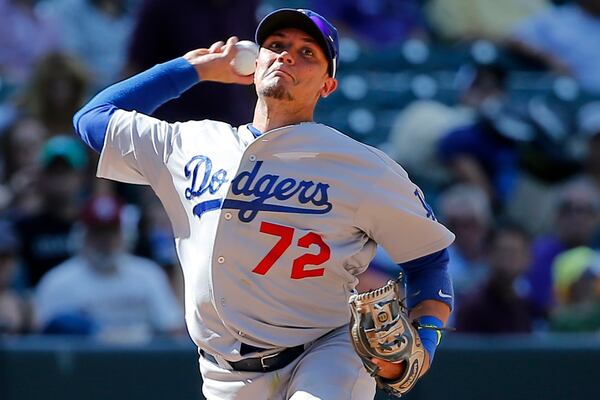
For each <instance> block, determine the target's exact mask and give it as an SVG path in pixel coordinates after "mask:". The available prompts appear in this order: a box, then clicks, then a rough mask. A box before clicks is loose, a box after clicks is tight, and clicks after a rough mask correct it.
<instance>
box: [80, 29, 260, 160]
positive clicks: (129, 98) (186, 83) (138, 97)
mask: <svg viewBox="0 0 600 400" xmlns="http://www.w3.org/2000/svg"><path fill="white" fill-rule="evenodd" d="M236 42H237V38H236V37H231V38H229V39H228V41H227V43H223V42H216V43H214V44H213V45H212V46H211V47H210V48H208V49H206V48H201V49H197V50H193V51H190V52H188V53H187V54H185V55H184V56H183V57H180V58H177V59H175V60H172V61H169V62H166V63H164V64H159V65H156V66H154V67H153V68H151V69H149V70H147V71H144V72H142V73H140V74H138V75H135V76H133V77H131V78H129V79H126V80H124V81H122V82H119V83H116V84H114V85H112V86H110V87H108V88H106V89H104V90H103V91H101V92H100V93H98V94H97V95H96V96H95V97H94V98H93V99H92V100H90V102H89V103H88V104H86V105H85V106H84V107H83V108H82V109H81V110H79V111H78V112H77V113H76V114H75V116H74V117H73V125H74V127H75V130H76V132H77V133H78V134H79V136H81V138H82V139H83V141H84V142H85V143H87V144H88V145H89V146H90V147H91V148H92V149H94V150H95V151H97V152H98V153H100V152H102V149H103V146H104V143H105V139H106V134H107V130H108V128H109V123H110V121H111V118H113V116H114V115H115V113H116V112H117V111H118V110H125V111H136V112H138V113H142V114H145V115H148V114H152V113H153V112H154V111H155V110H156V109H157V108H158V107H159V106H161V105H162V104H164V103H166V102H167V101H169V100H171V99H174V98H176V97H179V96H180V95H181V94H182V93H183V92H185V91H186V90H188V89H189V88H191V87H192V86H194V85H195V84H196V83H198V82H199V81H200V79H202V80H204V81H215V82H222V83H238V84H247V85H248V84H251V83H252V81H253V76H252V75H250V76H240V75H238V74H236V73H235V72H234V70H233V67H232V66H231V64H230V63H231V60H232V59H233V57H234V56H235V52H236V49H235V46H234V44H235V43H236Z"/></svg>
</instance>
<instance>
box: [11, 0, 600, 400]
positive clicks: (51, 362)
mask: <svg viewBox="0 0 600 400" xmlns="http://www.w3.org/2000/svg"><path fill="white" fill-rule="evenodd" d="M278 7H306V8H311V9H313V10H315V11H317V12H319V13H321V14H323V15H324V16H326V17H327V18H328V19H329V20H331V21H332V22H333V23H334V24H335V25H336V26H337V27H338V29H339V32H340V36H341V42H340V48H341V50H340V68H339V73H338V79H339V83H340V84H339V89H338V90H337V92H336V93H334V94H333V95H331V96H330V97H329V98H327V99H323V100H322V101H321V102H320V104H319V105H318V108H317V115H316V117H317V120H319V121H320V122H323V123H326V124H328V125H331V126H333V127H334V128H336V129H338V130H340V131H342V132H344V133H346V134H348V135H350V136H351V137H353V138H355V139H357V140H359V141H361V142H364V143H367V144H369V145H372V146H376V147H378V148H380V149H382V150H383V151H385V152H386V153H387V154H389V155H390V156H391V157H392V158H393V159H394V160H396V161H397V162H399V163H400V164H401V165H402V166H403V167H404V168H405V169H406V170H407V171H408V173H409V174H410V176H411V178H412V180H413V181H414V182H415V183H417V184H418V185H419V186H420V187H421V188H422V189H423V191H424V193H425V194H426V197H427V200H428V202H429V204H430V205H431V206H432V208H433V209H434V211H435V213H436V216H437V218H438V219H439V220H440V221H441V222H443V223H444V224H445V225H446V226H448V227H449V228H450V229H451V230H452V231H453V232H454V233H455V234H456V236H457V239H456V242H455V243H454V244H453V245H452V246H451V248H450V251H451V261H450V271H451V274H452V277H453V280H454V287H455V291H456V309H455V312H454V314H453V317H452V321H451V324H450V325H451V326H453V327H455V328H456V330H455V331H453V332H450V333H448V334H446V335H445V339H444V341H443V343H442V345H441V347H440V349H439V350H438V353H437V355H436V363H435V364H434V368H433V369H432V371H431V372H430V373H429V374H428V376H426V377H425V378H424V379H423V382H422V383H421V384H420V385H418V386H417V388H416V389H415V390H414V391H413V392H411V393H410V394H409V395H408V396H407V398H408V399H413V400H414V399H423V400H424V399H439V398H440V397H442V396H443V398H449V399H486V400H489V399H530V398H532V397H533V398H540V399H587V398H591V397H592V396H594V397H595V396H598V392H600V382H599V381H598V379H597V378H596V376H597V374H596V371H597V368H598V366H600V253H599V251H600V46H599V45H598V40H599V39H600V0H560V1H558V0H553V1H551V0H502V1H497V0H328V1H324V0H322V1H317V0H304V1H283V0H169V1H167V0H0V398H1V399H3V400H4V399H6V400H14V399H19V400H21V399H37V398H40V397H42V396H44V397H46V398H50V399H80V398H86V399H108V398H110V399H129V400H132V399H144V400H151V399H165V398H168V399H200V398H202V397H201V394H200V386H201V379H200V376H199V373H198V367H197V355H196V353H195V347H194V345H193V344H192V343H191V341H190V339H189V338H188V336H187V332H186V330H185V326H184V321H183V309H182V277H181V273H180V270H179V266H178V264H177V259H176V255H175V249H174V244H173V240H172V233H171V228H170V224H169V221H168V219H167V217H166V215H165V214H164V212H163V211H162V208H161V205H160V203H159V201H158V200H157V198H156V197H155V195H154V194H153V192H152V191H151V190H149V189H148V188H146V187H140V186H130V185H129V186H128V185H120V184H116V183H114V182H109V181H106V180H100V179H96V178H95V177H94V176H95V167H96V165H97V158H98V156H97V155H96V154H95V153H93V152H91V151H89V150H88V149H87V148H86V147H84V146H83V145H82V143H81V142H80V140H79V139H78V138H76V137H75V134H74V132H73V128H72V126H71V118H72V116H73V114H74V113H75V111H76V110H77V109H78V108H79V107H80V106H81V105H83V104H84V103H85V102H86V101H87V100H88V99H89V98H90V97H91V96H92V95H93V94H94V93H96V92H97V91H98V90H100V89H102V88H103V87H105V86H107V85H109V84H111V83H113V82H115V81H117V80H121V79H123V78H125V77H128V76H131V75H132V74H134V73H137V72H140V71H142V70H144V69H147V68H149V67H151V66H153V65H154V64H156V63H160V62H164V61H168V60H170V59H172V58H175V57H178V56H181V55H183V54H184V53H185V52H186V51H188V50H191V49H193V48H197V47H205V46H208V45H210V44H211V43H213V42H215V41H217V40H222V39H226V38H227V37H229V36H231V35H237V36H238V37H240V38H241V39H252V38H253V35H254V30H255V27H256V24H257V21H258V20H260V19H261V18H262V17H263V16H264V15H266V13H268V12H269V11H271V10H273V9H274V8H278ZM254 99H255V94H254V93H253V87H250V88H248V87H235V86H225V85H218V84H212V83H202V84H201V85H198V86H196V87H195V88H193V89H192V90H190V91H189V92H187V93H186V94H185V95H183V96H182V97H180V98H179V99H177V100H176V101H172V102H170V103H168V104H166V105H164V106H163V107H161V108H160V109H159V110H158V111H157V112H156V113H155V115H156V116H158V117H160V118H163V119H166V120H168V121H175V120H187V119H202V118H211V119H217V120H227V121H231V122H232V123H233V124H242V123H246V122H249V121H250V120H251V116H252V112H253V106H254ZM399 240H401V237H400V238H399ZM397 272H398V267H397V266H396V265H395V264H393V263H392V262H391V261H390V260H389V259H388V258H387V255H386V254H385V252H383V251H379V252H378V254H377V256H376V258H375V259H374V260H373V263H372V265H371V268H369V269H368V271H367V272H366V273H365V274H363V275H362V276H361V286H360V288H361V289H369V288H374V287H377V286H380V285H382V284H383V283H385V282H386V281H387V280H388V279H389V278H390V277H393V276H395V275H396V274H397ZM378 398H380V399H384V398H386V397H385V395H384V394H382V393H380V394H378Z"/></svg>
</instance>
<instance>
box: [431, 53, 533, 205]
mask: <svg viewBox="0 0 600 400" xmlns="http://www.w3.org/2000/svg"><path fill="white" fill-rule="evenodd" d="M506 75H507V71H506V69H505V68H504V67H503V66H501V65H500V64H490V65H479V66H477V68H475V69H474V70H473V72H472V78H471V79H472V81H473V83H472V84H471V86H472V87H473V88H472V89H471V90H467V91H466V92H465V95H464V97H463V99H462V101H463V103H464V104H466V105H468V106H470V107H472V108H473V109H474V110H475V112H476V118H475V121H474V123H472V124H470V125H466V126H463V127H460V128H457V129H454V130H452V131H449V132H447V133H446V134H444V135H443V136H442V137H441V138H440V140H439V142H438V156H439V158H440V159H441V161H442V162H443V163H444V164H445V165H447V166H448V167H449V168H450V171H451V172H452V174H453V175H454V177H455V179H456V180H458V181H459V182H463V183H468V184H471V185H475V186H478V187H480V188H481V189H483V190H484V191H485V192H486V194H487V196H488V197H489V199H490V201H491V202H492V204H493V206H494V207H495V208H496V207H499V208H501V207H502V206H503V205H504V203H505V202H506V201H507V199H508V198H509V197H510V195H511V194H512V191H513V190H514V188H515V187H516V183H517V180H518V153H517V150H516V143H517V142H518V141H519V140H527V139H531V138H532V135H533V130H532V128H529V127H528V126H527V125H525V124H521V125H516V124H517V121H516V120H515V119H512V117H511V115H510V113H509V111H508V107H507V105H508V103H507V99H506ZM509 120H510V122H511V123H510V124H507V123H506V121H509ZM504 127H508V129H504ZM517 128H522V132H521V130H520V129H517Z"/></svg>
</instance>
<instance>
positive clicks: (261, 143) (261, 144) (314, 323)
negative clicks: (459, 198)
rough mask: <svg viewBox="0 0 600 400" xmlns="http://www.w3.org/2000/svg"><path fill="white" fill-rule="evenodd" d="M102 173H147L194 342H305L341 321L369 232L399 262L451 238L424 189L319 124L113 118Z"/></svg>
mask: <svg viewBox="0 0 600 400" xmlns="http://www.w3.org/2000/svg"><path fill="white" fill-rule="evenodd" d="M98 176H100V177H105V178H109V179H114V180H118V181H123V182H129V183H137V184H149V185H151V186H152V188H153V189H154V191H155V192H156V194H157V195H158V197H159V198H160V200H161V201H162V203H163V205H164V207H165V209H166V211H167V213H168V215H169V218H170V220H171V222H172V225H173V230H174V233H175V240H176V245H177V251H178V255H179V259H180V262H181V266H182V268H183V273H184V278H185V307H186V321H187V324H188V329H189V332H190V334H191V336H192V339H193V340H194V342H195V343H196V344H197V345H198V346H199V347H201V348H203V349H205V350H207V351H209V352H211V353H212V354H217V355H221V356H222V357H224V358H226V359H227V360H229V361H236V360H239V359H240V358H241V357H240V354H239V346H240V341H244V342H246V343H248V344H251V345H254V346H259V347H263V348H276V347H291V346H296V345H299V344H303V343H307V342H310V341H312V340H315V339H316V338H318V337H320V336H322V335H323V334H325V333H326V332H328V331H330V330H332V329H333V328H336V327H339V326H342V325H344V324H346V323H348V322H349V319H350V314H349V309H348V302H347V300H348V297H349V295H350V294H351V291H352V289H353V288H354V286H355V285H356V283H357V275H358V274H360V273H361V272H363V271H364V270H365V268H366V267H367V265H368V264H369V261H370V260H371V259H372V257H373V255H374V253H375V249H376V246H377V244H380V245H382V246H383V247H384V248H385V249H386V251H387V252H388V253H389V254H390V256H391V257H392V259H393V260H394V261H395V262H399V263H400V262H405V261H409V260H412V259H415V258H418V257H421V256H424V255H427V254H430V253H432V252H435V251H438V250H441V249H443V248H445V247H447V246H448V245H449V244H450V243H451V242H452V241H453V239H454V236H453V234H452V233H451V232H450V231H448V230H447V229H446V228H445V227H444V226H443V225H441V224H439V223H438V222H437V221H436V220H435V217H434V216H433V213H432V211H431V209H430V208H429V206H427V203H426V202H425V200H424V199H423V195H422V193H421V191H420V190H419V188H418V187H417V186H416V185H415V184H413V183H412V182H411V181H410V180H409V178H408V176H407V174H406V172H405V171H404V170H403V169H402V168H401V167H400V166H398V165H397V164H396V163H395V162H393V161H392V160H391V159H389V158H388V157H387V156H386V155H385V154H384V153H382V152H381V151H379V150H377V149H374V148H372V147H369V146H366V145H364V144H361V143H359V142H357V141H355V140H352V139H351V138H349V137H347V136H345V135H343V134H342V133H340V132H338V131H336V130H334V129H332V128H330V127H327V126H325V125H322V124H318V123H302V124H298V125H292V126H286V127H282V128H278V129H274V130H272V131H269V132H266V133H264V134H263V135H261V136H259V137H258V138H255V137H254V135H253V134H252V132H251V131H250V130H249V129H248V126H246V125H243V126H240V127H239V128H235V127H232V126H230V125H228V124H225V123H221V122H215V121H210V120H204V121H188V122H185V123H174V124H170V123H167V122H164V121H159V120H157V119H154V118H152V117H149V116H146V115H143V114H140V113H137V112H135V111H131V112H128V111H123V110H119V111H117V112H116V113H115V114H114V115H113V117H112V118H111V121H110V124H109V127H108V131H107V135H106V141H105V144H104V149H103V151H102V154H101V158H100V163H99V167H98Z"/></svg>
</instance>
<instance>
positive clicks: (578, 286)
mask: <svg viewBox="0 0 600 400" xmlns="http://www.w3.org/2000/svg"><path fill="white" fill-rule="evenodd" d="M553 281H554V291H555V294H556V299H557V305H556V307H555V308H554V309H553V311H552V313H551V318H550V325H551V328H552V329H553V330H555V331H563V332H600V253H598V252H597V251H594V250H592V249H590V248H589V247H578V248H575V249H572V250H568V251H565V252H564V253H561V254H560V255H558V256H557V257H556V260H555V261H554V265H553Z"/></svg>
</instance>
